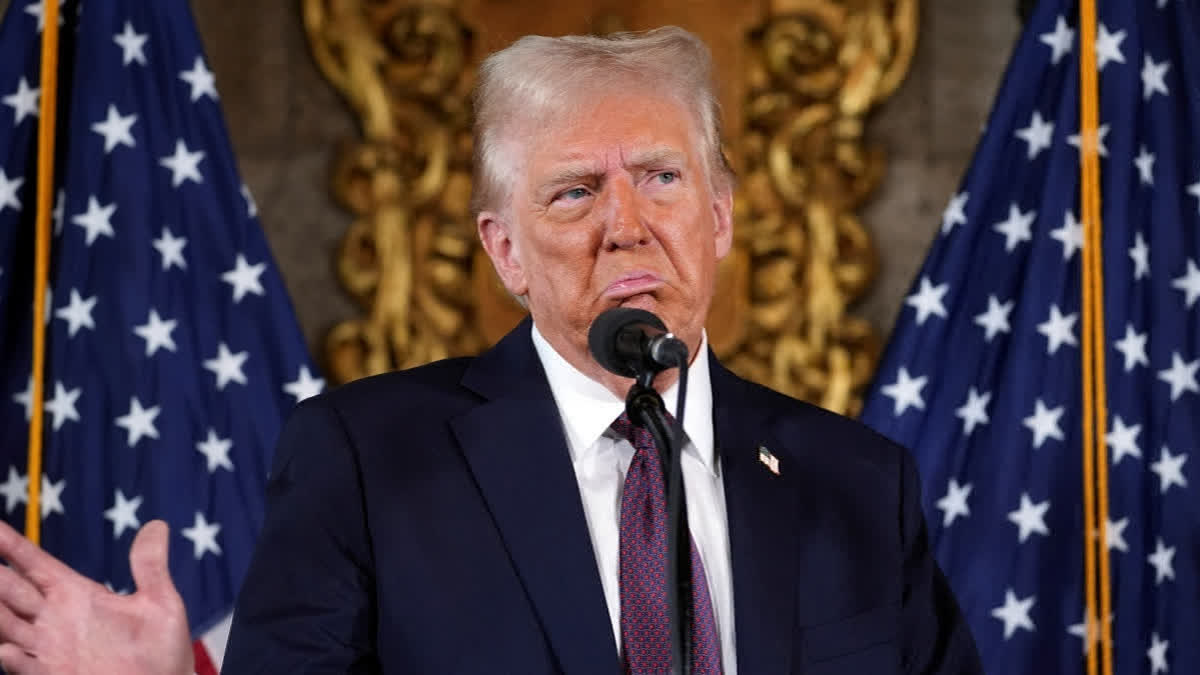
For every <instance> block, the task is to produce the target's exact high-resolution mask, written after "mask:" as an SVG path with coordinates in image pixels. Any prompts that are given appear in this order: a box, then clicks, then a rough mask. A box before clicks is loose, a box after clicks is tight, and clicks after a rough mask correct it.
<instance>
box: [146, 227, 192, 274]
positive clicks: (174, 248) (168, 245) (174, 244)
mask: <svg viewBox="0 0 1200 675" xmlns="http://www.w3.org/2000/svg"><path fill="white" fill-rule="evenodd" d="M187 241H188V240H187V238H186V237H176V236H175V235H173V234H171V228H169V227H165V226H164V227H163V231H162V236H160V237H159V238H158V239H155V240H153V245H154V248H155V249H157V250H158V252H159V253H160V254H162V268H163V271H166V270H169V269H171V265H178V266H179V269H181V270H186V269H187V261H186V260H184V259H183V247H184V246H187Z"/></svg>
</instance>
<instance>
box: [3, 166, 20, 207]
mask: <svg viewBox="0 0 1200 675" xmlns="http://www.w3.org/2000/svg"><path fill="white" fill-rule="evenodd" d="M24 183H25V179H24V178H22V177H20V176H16V177H14V178H9V177H8V174H7V173H5V172H4V169H3V168H0V213H4V209H9V208H10V209H12V210H14V211H16V212H17V213H20V212H21V200H19V199H17V190H20V189H21V185H23V184H24Z"/></svg>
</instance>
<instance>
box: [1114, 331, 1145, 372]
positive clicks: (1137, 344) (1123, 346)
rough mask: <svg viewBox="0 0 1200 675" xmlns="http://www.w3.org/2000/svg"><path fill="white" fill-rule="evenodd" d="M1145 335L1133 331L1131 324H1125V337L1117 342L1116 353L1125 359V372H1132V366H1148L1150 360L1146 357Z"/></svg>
mask: <svg viewBox="0 0 1200 675" xmlns="http://www.w3.org/2000/svg"><path fill="white" fill-rule="evenodd" d="M1146 338H1147V334H1146V333H1139V332H1137V331H1136V330H1134V329H1133V324H1132V323H1127V324H1125V337H1123V338H1121V339H1120V340H1118V341H1117V343H1116V347H1117V351H1119V352H1121V354H1122V355H1123V356H1124V357H1125V372H1127V373H1128V372H1129V371H1131V370H1133V367H1134V366H1137V365H1143V366H1149V365H1150V359H1149V358H1148V357H1147V356H1146Z"/></svg>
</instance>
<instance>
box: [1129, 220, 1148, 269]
mask: <svg viewBox="0 0 1200 675" xmlns="http://www.w3.org/2000/svg"><path fill="white" fill-rule="evenodd" d="M1129 257H1130V258H1131V259H1132V260H1133V280H1134V281H1137V280H1138V279H1141V278H1142V277H1148V276H1150V248H1149V247H1148V246H1146V240H1145V239H1143V238H1142V233H1141V232H1138V233H1137V235H1136V236H1135V237H1134V240H1133V248H1131V249H1129Z"/></svg>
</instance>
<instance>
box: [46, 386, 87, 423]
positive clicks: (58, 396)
mask: <svg viewBox="0 0 1200 675" xmlns="http://www.w3.org/2000/svg"><path fill="white" fill-rule="evenodd" d="M82 393H83V389H82V388H81V387H76V388H75V389H72V390H70V391H68V390H67V388H66V387H64V386H63V383H62V382H61V381H57V382H55V383H54V398H53V399H51V400H49V401H46V403H45V406H44V407H45V410H46V412H48V413H50V414H51V415H52V416H53V417H54V424H53V427H54V430H55V431H58V430H59V429H60V428H61V427H62V425H63V423H64V422H66V421H67V420H72V421H74V422H78V421H79V411H78V410H76V409H75V402H76V401H78V400H79V395H80V394H82Z"/></svg>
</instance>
